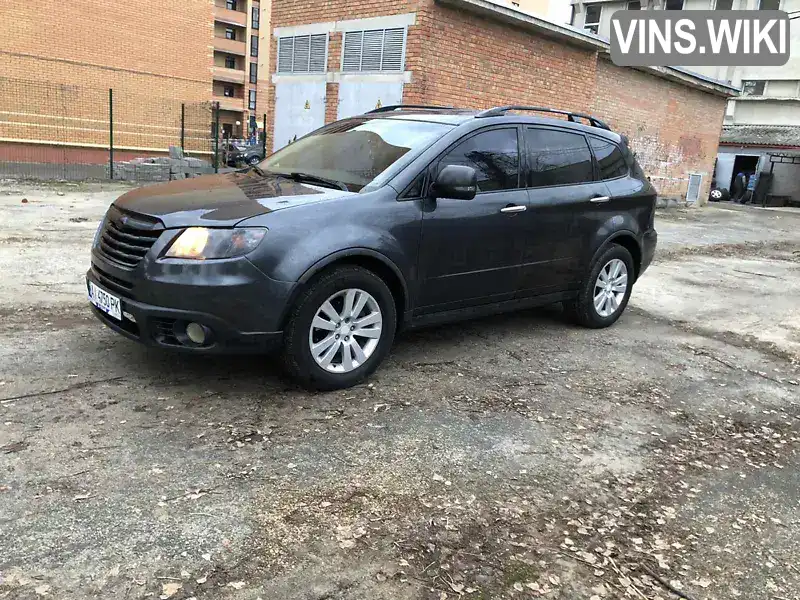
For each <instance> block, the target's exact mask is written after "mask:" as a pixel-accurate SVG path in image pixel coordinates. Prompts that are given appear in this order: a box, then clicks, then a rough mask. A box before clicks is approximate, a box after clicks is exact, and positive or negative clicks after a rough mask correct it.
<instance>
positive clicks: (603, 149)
mask: <svg viewBox="0 0 800 600" xmlns="http://www.w3.org/2000/svg"><path fill="white" fill-rule="evenodd" d="M589 139H590V140H591V144H592V150H594V157H595V158H596V159H597V168H598V171H599V174H600V179H615V178H617V177H622V176H623V175H627V174H628V165H627V164H626V162H625V156H624V155H623V154H622V151H621V150H620V149H619V146H617V145H616V144H614V143H613V142H609V141H608V140H601V139H600V138H596V137H591V138H589Z"/></svg>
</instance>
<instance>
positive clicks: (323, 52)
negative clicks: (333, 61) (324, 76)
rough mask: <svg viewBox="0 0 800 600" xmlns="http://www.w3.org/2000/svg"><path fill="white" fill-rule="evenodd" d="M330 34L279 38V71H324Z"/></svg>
mask: <svg viewBox="0 0 800 600" xmlns="http://www.w3.org/2000/svg"><path fill="white" fill-rule="evenodd" d="M327 59H328V34H327V33H320V34H316V35H298V36H295V37H282V38H278V73H324V72H325V69H326V68H327V62H328V60H327Z"/></svg>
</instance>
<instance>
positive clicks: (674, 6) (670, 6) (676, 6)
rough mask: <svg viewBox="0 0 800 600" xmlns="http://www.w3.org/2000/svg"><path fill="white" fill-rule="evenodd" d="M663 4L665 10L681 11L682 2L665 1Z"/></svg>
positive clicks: (674, 0)
mask: <svg viewBox="0 0 800 600" xmlns="http://www.w3.org/2000/svg"><path fill="white" fill-rule="evenodd" d="M664 4H665V5H664V8H665V9H667V10H683V0H667V1H666V2H665V3H664Z"/></svg>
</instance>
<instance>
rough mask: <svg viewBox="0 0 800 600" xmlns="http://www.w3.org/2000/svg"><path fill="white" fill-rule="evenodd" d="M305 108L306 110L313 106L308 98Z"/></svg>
mask: <svg viewBox="0 0 800 600" xmlns="http://www.w3.org/2000/svg"><path fill="white" fill-rule="evenodd" d="M304 108H305V109H306V110H308V109H310V108H311V103H310V102H309V101H308V100H306V105H305V106H304Z"/></svg>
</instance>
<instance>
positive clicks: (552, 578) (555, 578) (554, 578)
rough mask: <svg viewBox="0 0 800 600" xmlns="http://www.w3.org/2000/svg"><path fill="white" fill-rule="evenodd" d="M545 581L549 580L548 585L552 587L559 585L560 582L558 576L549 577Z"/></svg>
mask: <svg viewBox="0 0 800 600" xmlns="http://www.w3.org/2000/svg"><path fill="white" fill-rule="evenodd" d="M547 579H549V580H550V583H552V584H553V585H561V580H560V579H559V578H558V575H549V576H548V577H547Z"/></svg>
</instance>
